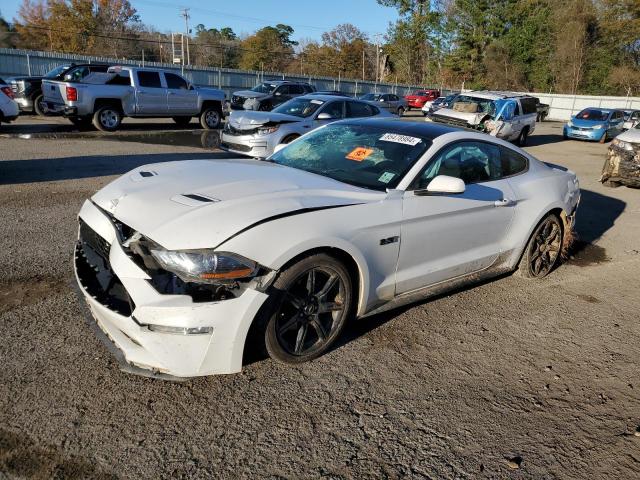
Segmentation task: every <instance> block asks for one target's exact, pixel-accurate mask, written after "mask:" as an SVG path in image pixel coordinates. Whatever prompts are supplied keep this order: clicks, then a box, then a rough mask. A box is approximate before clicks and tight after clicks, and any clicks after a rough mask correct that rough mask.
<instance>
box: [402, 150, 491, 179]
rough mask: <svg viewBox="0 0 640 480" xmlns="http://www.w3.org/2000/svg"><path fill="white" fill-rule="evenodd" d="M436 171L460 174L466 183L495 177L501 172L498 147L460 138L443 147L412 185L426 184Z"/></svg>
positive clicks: (454, 174)
mask: <svg viewBox="0 0 640 480" xmlns="http://www.w3.org/2000/svg"><path fill="white" fill-rule="evenodd" d="M438 175H448V176H450V177H456V178H460V179H462V180H463V181H464V183H466V184H470V183H481V182H489V181H491V180H498V179H499V178H500V177H501V176H502V165H501V161H500V150H499V148H498V147H497V146H496V145H491V144H489V143H484V142H459V143H455V144H453V145H450V146H449V147H445V148H444V149H443V150H441V151H440V153H438V154H437V156H436V158H433V159H431V161H430V162H429V163H428V164H427V166H426V168H425V170H424V171H423V172H422V173H421V174H420V175H419V176H418V177H417V178H416V180H415V181H414V182H413V185H412V188H414V189H423V188H426V187H427V185H429V182H430V181H431V180H433V179H434V178H435V177H437V176H438Z"/></svg>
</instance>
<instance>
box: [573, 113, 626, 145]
mask: <svg viewBox="0 0 640 480" xmlns="http://www.w3.org/2000/svg"><path fill="white" fill-rule="evenodd" d="M623 123H624V112H623V111H622V110H613V109H610V108H596V107H589V108H585V109H584V110H582V111H581V112H580V113H578V114H577V115H575V116H573V117H571V120H569V121H568V122H567V124H566V125H565V126H564V130H563V131H562V136H563V137H564V138H576V139H579V140H592V141H596V142H600V143H604V142H606V141H607V140H609V139H611V138H613V137H615V136H616V135H618V134H619V133H622V124H623Z"/></svg>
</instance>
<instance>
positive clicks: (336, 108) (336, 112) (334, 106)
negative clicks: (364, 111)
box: [321, 102, 344, 118]
mask: <svg viewBox="0 0 640 480" xmlns="http://www.w3.org/2000/svg"><path fill="white" fill-rule="evenodd" d="M343 107H344V102H330V103H329V104H327V105H325V106H324V108H323V109H322V112H321V113H328V114H329V115H331V118H342V117H343V116H344V114H343V110H344V109H343Z"/></svg>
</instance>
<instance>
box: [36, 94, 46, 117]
mask: <svg viewBox="0 0 640 480" xmlns="http://www.w3.org/2000/svg"><path fill="white" fill-rule="evenodd" d="M33 111H34V112H35V113H36V115H40V116H41V117H44V116H45V115H46V111H47V110H46V106H45V104H44V96H43V95H42V94H41V93H40V94H38V95H36V97H35V98H34V99H33Z"/></svg>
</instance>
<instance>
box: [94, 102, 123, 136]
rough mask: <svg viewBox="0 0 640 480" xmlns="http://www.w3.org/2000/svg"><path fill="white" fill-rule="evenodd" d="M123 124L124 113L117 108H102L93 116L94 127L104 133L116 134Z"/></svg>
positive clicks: (109, 106)
mask: <svg viewBox="0 0 640 480" xmlns="http://www.w3.org/2000/svg"><path fill="white" fill-rule="evenodd" d="M121 123H122V112H120V109H118V108H117V107H114V106H112V105H107V106H104V107H100V108H99V109H98V110H96V112H95V113H94V114H93V126H94V127H96V128H97V129H98V130H101V131H103V132H115V131H116V130H118V128H119V127H120V124H121Z"/></svg>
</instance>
